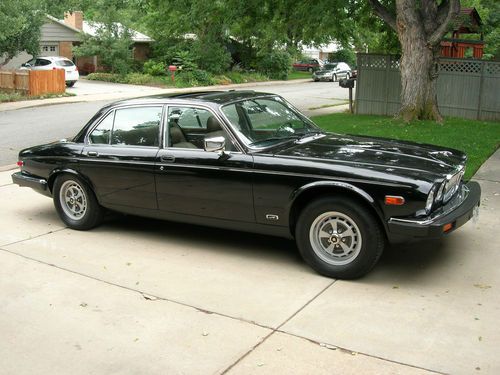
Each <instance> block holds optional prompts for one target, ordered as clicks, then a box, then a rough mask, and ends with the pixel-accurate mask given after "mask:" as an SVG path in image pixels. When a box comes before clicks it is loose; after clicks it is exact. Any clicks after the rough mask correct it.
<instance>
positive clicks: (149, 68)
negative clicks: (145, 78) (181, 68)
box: [142, 60, 167, 76]
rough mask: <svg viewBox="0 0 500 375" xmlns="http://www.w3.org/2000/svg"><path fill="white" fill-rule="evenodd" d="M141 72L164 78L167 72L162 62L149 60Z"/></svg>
mask: <svg viewBox="0 0 500 375" xmlns="http://www.w3.org/2000/svg"><path fill="white" fill-rule="evenodd" d="M142 71H143V72H144V74H149V75H150V76H164V75H165V74H166V72H167V66H166V64H165V63H164V62H161V61H158V62H157V61H153V60H149V61H146V62H145V63H144V67H143V68H142Z"/></svg>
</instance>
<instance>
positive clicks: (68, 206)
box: [52, 174, 103, 230]
mask: <svg viewBox="0 0 500 375" xmlns="http://www.w3.org/2000/svg"><path fill="white" fill-rule="evenodd" d="M52 193H53V194H52V195H53V199H54V206H55V207H56V211H57V213H58V214H59V217H60V218H61V220H62V221H63V222H64V224H66V225H67V226H68V227H70V228H72V229H76V230H87V229H91V228H93V227H95V226H96V225H98V224H99V223H100V222H101V221H102V217H103V209H102V207H101V206H100V205H99V203H98V202H97V199H96V197H95V195H94V192H93V191H92V190H91V189H90V188H89V187H88V186H87V184H86V183H85V182H84V181H82V180H81V179H80V178H79V177H77V176H73V175H69V174H64V175H61V176H59V177H57V179H56V180H55V182H54V188H53V189H52Z"/></svg>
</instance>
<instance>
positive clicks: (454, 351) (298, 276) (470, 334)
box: [0, 151, 500, 375]
mask: <svg viewBox="0 0 500 375" xmlns="http://www.w3.org/2000/svg"><path fill="white" fill-rule="evenodd" d="M476 178H477V179H478V181H479V182H480V184H481V186H482V189H483V199H482V207H481V208H482V209H481V213H480V217H479V221H478V222H477V223H472V222H470V223H468V224H467V225H466V226H464V227H463V228H461V229H460V230H458V231H456V232H455V233H454V234H453V235H451V236H450V237H449V238H447V239H445V240H442V241H440V242H425V243H418V244H412V245H407V246H401V247H397V248H391V249H388V251H387V252H386V253H385V255H384V257H383V258H382V260H381V262H380V263H379V264H378V265H377V267H376V268H375V270H374V271H373V272H372V273H370V274H369V275H368V276H367V277H365V278H363V279H361V280H357V281H337V280H332V279H328V278H324V277H321V276H319V275H317V274H315V273H314V272H313V271H311V269H309V268H308V267H307V266H306V265H305V264H304V263H303V262H302V261H301V260H300V258H299V256H298V254H297V251H296V250H295V246H294V244H293V242H289V241H284V240H281V239H279V238H272V237H266V236H257V235H253V234H245V233H239V232H229V231H222V230H216V229H208V228H203V227H197V226H190V225H181V224H175V223H169V222H161V221H155V220H147V219H141V218H134V217H126V218H124V217H117V218H113V219H111V220H109V221H107V222H106V223H104V224H103V225H102V226H100V227H99V228H96V229H95V230H92V231H89V232H77V231H73V230H69V229H66V228H64V227H63V226H62V224H61V222H60V221H59V219H58V218H57V216H56V213H55V211H54V209H53V206H52V202H51V200H50V199H48V198H46V197H43V196H41V195H38V194H37V193H35V192H33V191H31V190H29V189H27V188H19V187H17V186H15V185H12V184H10V172H2V173H0V207H1V216H0V218H1V219H0V220H1V224H2V225H1V226H0V264H1V265H2V269H1V272H0V290H1V291H2V294H1V297H0V332H1V337H2V340H0V358H2V361H1V365H0V373H1V374H16V375H17V374H32V373H39V374H43V373H50V374H68V373H71V374H215V373H229V374H292V373H293V374H367V373H371V374H424V373H434V372H437V373H453V374H471V373H476V374H498V373H500V357H499V356H498V348H500V325H499V324H498V317H499V316H500V293H498V290H499V288H500V273H499V272H498V264H500V252H499V251H498V249H500V239H499V237H498V229H499V228H500V217H499V214H498V212H499V209H500V151H499V152H497V153H496V155H495V156H494V157H493V158H492V159H490V161H488V162H487V163H486V164H485V165H484V166H483V168H482V169H481V171H480V172H479V173H478V174H477V175H476Z"/></svg>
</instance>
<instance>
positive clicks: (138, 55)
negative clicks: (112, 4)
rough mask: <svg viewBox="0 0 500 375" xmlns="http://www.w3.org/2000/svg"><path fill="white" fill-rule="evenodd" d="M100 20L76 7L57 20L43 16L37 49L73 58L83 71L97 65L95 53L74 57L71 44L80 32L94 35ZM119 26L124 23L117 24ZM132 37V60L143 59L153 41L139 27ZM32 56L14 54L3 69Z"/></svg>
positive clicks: (16, 65) (16, 64)
mask: <svg viewBox="0 0 500 375" xmlns="http://www.w3.org/2000/svg"><path fill="white" fill-rule="evenodd" d="M99 26H100V25H99V24H98V23H95V22H89V21H85V20H84V19H83V13H82V12H79V11H75V12H73V13H66V14H65V15H64V20H58V19H57V18H54V17H52V16H49V15H47V16H46V22H45V23H44V24H43V25H42V28H41V37H40V53H39V56H64V57H67V58H68V59H70V60H73V61H74V62H75V64H76V65H77V66H78V69H79V70H80V71H81V72H83V73H90V72H93V71H95V70H98V69H99V61H98V58H97V56H85V57H78V58H76V57H75V56H74V55H73V51H72V50H73V46H77V45H78V44H80V43H81V39H82V38H81V37H82V34H87V35H91V36H94V35H96V32H97V29H98V28H99ZM118 26H119V27H123V26H122V25H121V24H118ZM131 34H132V41H133V56H134V59H135V60H138V61H144V60H146V59H147V57H148V54H149V50H150V44H151V43H152V42H153V39H151V38H150V37H149V36H147V35H144V34H142V33H140V32H138V31H135V30H131ZM32 57H33V56H31V55H29V54H28V53H26V52H23V53H20V54H19V55H17V56H16V57H14V58H13V59H12V60H11V61H10V62H9V63H8V64H7V65H5V66H4V67H3V68H4V69H16V68H19V67H20V66H21V64H22V63H25V62H26V61H28V60H30V59H31V58H32Z"/></svg>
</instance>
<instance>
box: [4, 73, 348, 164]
mask: <svg viewBox="0 0 500 375" xmlns="http://www.w3.org/2000/svg"><path fill="white" fill-rule="evenodd" d="M134 89H135V90H136V91H134ZM244 89H246V90H256V91H263V92H271V93H276V94H279V95H282V96H283V97H285V98H286V99H287V100H289V101H290V102H291V103H292V104H293V105H295V106H296V107H297V108H299V109H300V110H301V111H303V112H304V113H305V114H307V115H310V116H311V115H315V114H323V113H328V112H333V111H336V110H339V108H341V107H339V105H342V104H345V103H346V100H347V98H348V90H346V89H343V88H341V87H339V85H338V83H331V82H312V81H311V82H302V83H297V84H290V83H288V84H271V85H266V86H260V85H255V86H246V87H245V88H244ZM72 90H73V92H74V93H76V94H77V95H82V96H85V95H90V94H91V93H92V92H97V93H99V94H102V95H105V94H108V93H112V92H119V93H123V94H124V95H129V96H130V95H131V94H135V93H137V96H141V95H146V94H148V93H153V92H156V91H152V90H151V89H150V90H149V91H146V89H144V88H143V87H137V86H132V85H120V84H103V83H101V82H100V83H95V82H88V81H80V82H78V83H77V85H76V86H75V88H73V89H72ZM112 101H115V100H104V101H102V100H99V101H89V102H80V103H69V104H57V105H49V106H41V107H33V108H25V109H18V110H13V111H2V110H1V108H0V167H1V166H6V165H12V164H15V162H16V161H17V154H18V152H19V151H20V150H21V149H23V148H26V147H30V146H34V145H38V144H43V143H47V142H52V141H56V140H60V139H62V138H69V137H72V136H73V135H75V134H76V133H77V132H78V130H80V129H81V127H82V126H83V125H84V124H85V123H86V122H87V121H88V120H89V119H90V118H91V116H92V115H93V114H94V113H95V112H96V111H97V110H98V109H99V108H101V107H102V106H104V105H105V104H107V103H110V102H112Z"/></svg>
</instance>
